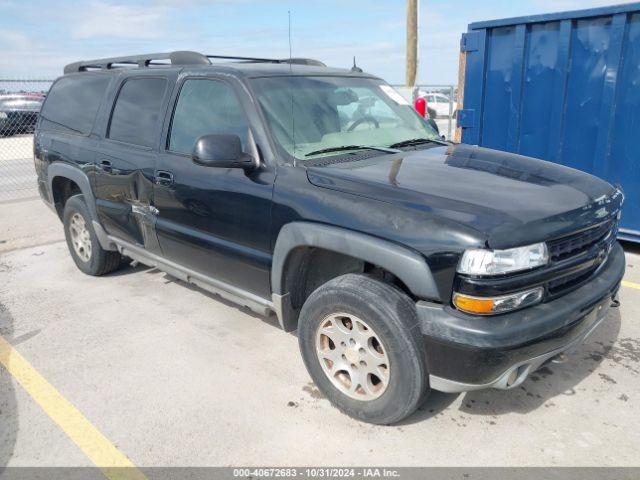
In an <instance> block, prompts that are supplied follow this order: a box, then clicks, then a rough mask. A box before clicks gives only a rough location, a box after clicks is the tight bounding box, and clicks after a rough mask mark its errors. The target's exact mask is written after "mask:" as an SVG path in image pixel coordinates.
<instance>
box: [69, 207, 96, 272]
mask: <svg viewBox="0 0 640 480" xmlns="http://www.w3.org/2000/svg"><path fill="white" fill-rule="evenodd" d="M69 233H70V234H71V243H72V244H73V249H74V250H75V252H76V255H78V257H79V258H80V260H82V261H83V262H88V261H89V259H90V258H91V234H90V233H89V229H88V228H87V223H86V222H85V221H84V217H83V216H82V215H80V214H79V213H74V214H73V215H72V216H71V223H70V224H69Z"/></svg>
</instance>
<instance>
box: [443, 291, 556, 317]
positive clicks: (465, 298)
mask: <svg viewBox="0 0 640 480" xmlns="http://www.w3.org/2000/svg"><path fill="white" fill-rule="evenodd" d="M543 294H544V289H543V288H542V287H536V288H532V289H531V290H525V291H523V292H516V293H511V294H509V295H503V296H500V297H472V296H470V295H465V294H462V293H458V292H455V293H454V294H453V304H454V305H455V306H456V308H457V309H458V310H461V311H463V312H467V313H473V314H475V315H492V314H497V313H505V312H510V311H512V310H517V309H519V308H524V307H528V306H530V305H534V304H536V303H539V302H540V301H541V300H542V296H543Z"/></svg>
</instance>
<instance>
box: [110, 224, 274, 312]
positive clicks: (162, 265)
mask: <svg viewBox="0 0 640 480" xmlns="http://www.w3.org/2000/svg"><path fill="white" fill-rule="evenodd" d="M109 240H110V241H111V242H113V243H115V244H116V246H117V248H118V251H119V252H120V253H121V254H122V255H125V256H127V257H129V258H131V259H132V260H134V261H137V262H140V263H142V264H143V265H147V266H149V267H154V268H157V269H158V270H162V271H163V272H166V273H168V274H169V275H171V276H172V277H176V278H178V279H180V280H182V281H184V282H187V283H191V284H192V285H196V286H197V287H200V288H202V289H203V290H206V291H208V292H211V293H215V294H216V295H220V296H221V297H222V298H224V299H225V300H229V301H230V302H233V303H235V304H237V305H240V306H244V307H247V308H248V309H249V310H251V311H252V312H255V313H257V314H258V315H263V316H268V315H269V314H270V313H271V312H275V308H274V305H273V302H271V301H269V300H267V299H265V298H262V297H260V296H259V295H256V294H254V293H251V292H247V291H245V290H242V289H241V288H238V287H234V286H233V285H229V284H227V283H224V282H221V281H220V280H216V279H215V278H211V277H209V276H207V275H203V274H201V273H198V272H194V271H193V270H191V269H188V268H186V267H183V266H182V265H178V264H177V263H175V262H172V261H171V260H167V259H166V258H164V257H161V256H159V255H156V254H154V253H151V252H148V251H146V250H145V249H144V248H141V247H138V246H136V245H132V244H131V243H129V242H125V241H123V240H121V239H119V238H115V237H111V236H110V237H109Z"/></svg>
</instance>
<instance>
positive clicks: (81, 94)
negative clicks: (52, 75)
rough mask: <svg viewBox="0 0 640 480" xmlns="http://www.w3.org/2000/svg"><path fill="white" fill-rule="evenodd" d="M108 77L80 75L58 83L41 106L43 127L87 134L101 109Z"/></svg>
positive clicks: (65, 78) (63, 79)
mask: <svg viewBox="0 0 640 480" xmlns="http://www.w3.org/2000/svg"><path fill="white" fill-rule="evenodd" d="M109 80H110V76H106V75H99V74H93V75H92V74H80V75H74V76H69V77H63V78H61V79H60V80H58V81H57V82H56V83H55V84H54V85H53V87H52V88H51V90H50V91H49V94H48V95H47V99H46V100H45V102H44V106H43V107H42V112H41V114H40V115H41V117H42V123H41V125H42V127H43V128H48V129H53V130H62V131H68V132H75V133H80V134H82V135H87V134H89V133H91V129H92V128H93V122H94V120H95V118H96V114H97V113H98V108H100V103H101V102H102V97H103V95H104V92H105V90H106V89H107V85H109Z"/></svg>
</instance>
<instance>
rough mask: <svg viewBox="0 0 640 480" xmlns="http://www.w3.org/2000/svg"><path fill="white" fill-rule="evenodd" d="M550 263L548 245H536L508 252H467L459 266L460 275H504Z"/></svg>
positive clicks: (473, 250) (480, 249)
mask: <svg viewBox="0 0 640 480" xmlns="http://www.w3.org/2000/svg"><path fill="white" fill-rule="evenodd" d="M548 262H549V252H548V251H547V244H546V243H544V242H542V243H535V244H533V245H527V246H526V247H518V248H510V249H508V250H485V249H482V248H473V249H470V250H466V251H465V252H464V254H463V255H462V258H461V259H460V263H459V264H458V269H457V271H458V273H464V274H466V275H502V274H505V273H511V272H518V271H520V270H530V269H532V268H536V267H540V266H542V265H546V264H547V263H548Z"/></svg>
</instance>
